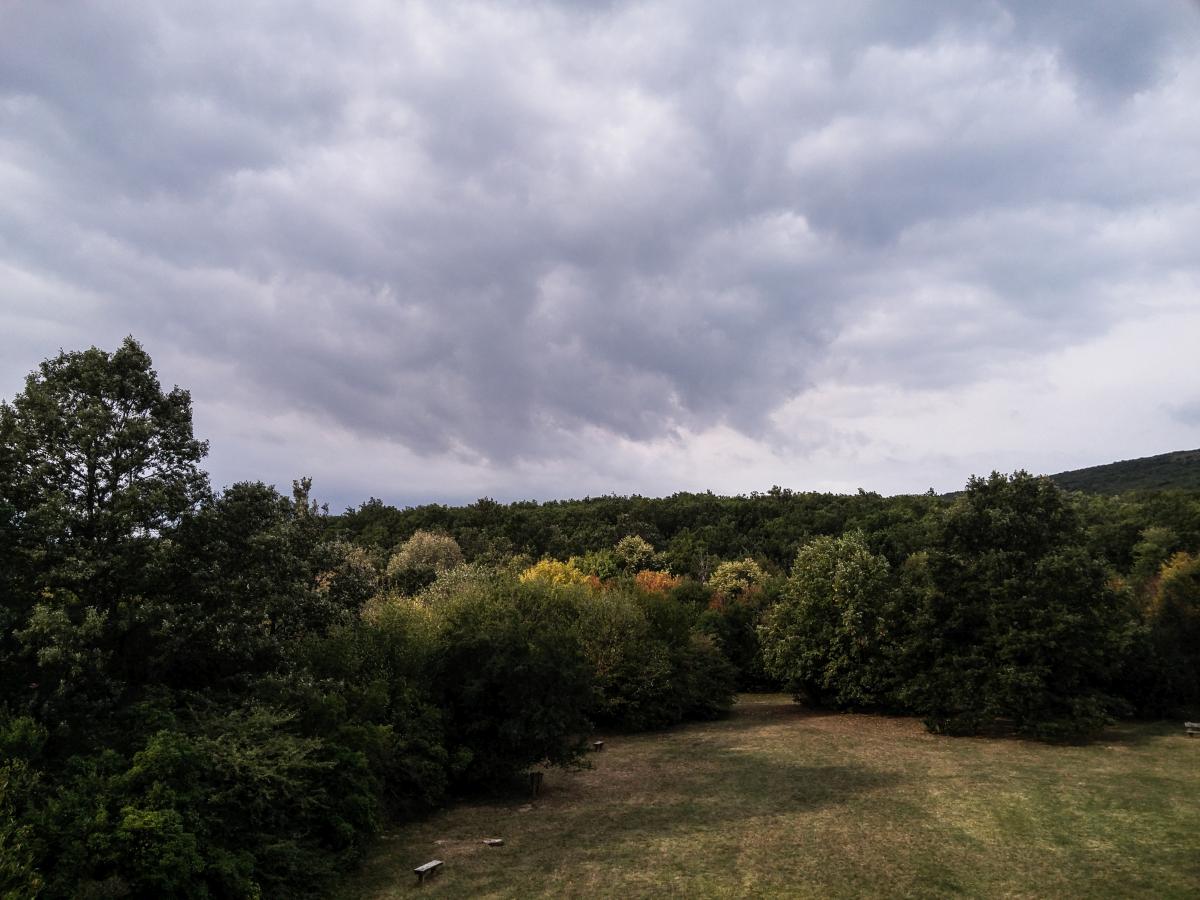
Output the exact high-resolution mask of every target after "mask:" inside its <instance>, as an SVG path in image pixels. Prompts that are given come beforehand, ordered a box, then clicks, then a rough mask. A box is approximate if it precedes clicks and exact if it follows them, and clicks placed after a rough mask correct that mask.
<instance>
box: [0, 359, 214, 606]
mask: <svg viewBox="0 0 1200 900" xmlns="http://www.w3.org/2000/svg"><path fill="white" fill-rule="evenodd" d="M207 446H208V445H207V444H206V443H205V442H203V441H198V440H196V439H195V438H194V436H193V435H192V404H191V397H190V395H189V394H188V392H187V391H185V390H182V389H180V388H178V387H176V388H174V389H172V390H171V391H169V392H164V391H163V389H162V387H161V385H160V384H159V381H158V376H157V374H156V373H155V372H154V369H153V368H151V361H150V357H149V355H148V354H147V353H146V352H145V351H144V350H143V349H142V348H141V346H140V345H139V344H138V343H137V341H135V340H134V339H133V338H131V337H130V338H126V339H125V341H124V342H123V343H122V344H121V346H120V347H119V348H118V349H117V350H116V351H115V352H113V353H108V352H105V351H103V350H98V349H96V348H95V347H93V348H91V349H90V350H84V351H81V352H72V353H60V354H59V355H58V356H56V357H55V358H54V359H49V360H46V361H45V362H43V363H42V364H41V365H40V366H39V367H38V369H37V371H36V372H33V373H31V374H30V375H29V377H28V378H27V379H26V381H25V390H24V391H23V392H22V393H20V394H18V395H17V396H16V397H15V398H14V399H13V401H12V403H0V510H3V512H4V516H3V518H4V519H5V520H6V521H5V523H4V524H5V525H6V526H7V527H6V532H7V535H6V536H7V537H8V539H9V540H10V541H13V542H14V543H15V545H16V549H17V550H18V555H19V556H23V557H24V559H25V561H26V562H27V563H31V564H32V566H31V568H34V567H35V568H36V569H37V571H38V572H39V575H40V576H41V577H43V578H44V579H45V580H47V581H49V582H50V584H49V585H39V587H42V586H51V587H62V588H67V589H69V590H72V591H73V592H75V593H76V594H78V595H79V596H81V597H83V598H84V599H85V600H88V601H93V600H95V599H97V598H107V599H111V598H112V597H113V596H114V594H115V593H118V592H120V591H123V590H127V589H128V587H129V586H130V585H129V582H130V581H131V580H135V578H134V573H136V572H137V571H138V570H139V568H140V566H141V565H142V564H143V562H144V558H145V549H146V548H147V547H148V546H149V545H150V543H151V542H152V539H153V538H154V537H155V536H157V535H158V534H160V533H161V532H162V531H163V530H164V529H168V528H170V527H172V526H173V525H175V524H176V523H178V521H179V519H180V517H181V516H183V514H184V513H186V512H188V511H189V510H191V509H193V508H194V507H195V506H196V504H197V503H199V501H200V500H201V499H202V498H203V497H205V496H206V494H207V492H208V478H207V476H206V475H205V473H204V472H203V471H202V470H201V469H200V468H199V465H198V464H199V462H200V460H201V459H202V458H203V457H204V455H205V453H206V452H207Z"/></svg>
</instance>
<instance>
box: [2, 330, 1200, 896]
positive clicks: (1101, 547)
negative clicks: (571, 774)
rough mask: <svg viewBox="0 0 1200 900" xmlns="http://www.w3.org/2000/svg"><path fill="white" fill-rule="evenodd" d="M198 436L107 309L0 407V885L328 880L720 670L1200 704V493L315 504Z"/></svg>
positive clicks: (825, 682) (694, 702)
mask: <svg viewBox="0 0 1200 900" xmlns="http://www.w3.org/2000/svg"><path fill="white" fill-rule="evenodd" d="M207 449H208V448H207V444H206V443H205V442H204V441H203V440H200V439H198V438H197V437H196V435H195V434H194V433H193V426H192V408H191V397H190V395H189V394H188V392H187V391H185V390H182V389H180V388H174V389H172V390H169V391H168V390H165V389H164V388H163V386H162V385H161V384H160V382H159V379H158V377H157V375H156V373H155V371H154V369H153V365H152V361H151V359H150V357H149V355H148V354H147V353H146V351H145V350H144V349H143V348H142V347H141V346H140V345H139V344H138V343H137V342H136V341H134V340H133V339H132V338H130V339H127V340H126V341H125V342H124V343H123V344H122V345H121V346H120V347H119V348H118V349H117V350H115V351H113V352H108V351H104V350H99V349H96V348H91V349H89V350H85V351H78V352H63V353H60V354H59V355H58V356H56V357H54V358H51V359H47V360H46V361H45V362H43V363H42V364H41V366H40V367H39V368H38V369H37V370H36V371H35V372H33V373H32V374H31V375H30V376H29V378H28V379H27V380H26V383H25V385H24V388H23V389H22V390H21V391H20V392H19V393H17V394H16V395H15V396H14V397H13V398H12V400H11V401H8V402H4V403H3V404H2V405H0V592H2V595H3V603H2V604H0V895H3V896H5V897H10V896H11V897H138V898H142V897H146V898H149V897H163V896H178V897H255V896H263V897H276V896H306V895H318V896H319V895H322V894H324V893H326V892H327V890H328V889H329V886H330V885H331V884H332V883H333V882H334V880H335V879H336V878H337V877H339V873H342V872H344V871H346V870H348V869H350V868H352V867H353V866H354V865H355V864H356V863H357V862H358V861H359V860H360V859H361V858H362V855H363V854H364V852H365V851H366V849H367V848H368V847H369V846H370V844H371V842H372V841H373V840H374V838H375V837H376V836H377V835H378V834H379V833H380V831H381V830H382V829H383V828H384V827H385V826H386V825H387V824H388V823H390V822H396V821H403V820H411V819H414V818H417V817H420V816H422V815H423V814H425V813H426V812H428V811H430V810H432V809H435V808H437V807H439V806H441V805H442V804H444V803H446V802H448V801H451V800H452V799H453V798H455V797H461V796H466V795H472V794H477V793H479V792H487V791H496V790H504V789H506V786H509V785H512V784H516V783H520V779H521V778H522V776H523V775H524V774H525V773H528V772H529V771H531V770H534V769H539V768H541V767H546V766H553V767H563V768H572V767H581V766H586V765H587V755H586V752H585V751H586V750H587V748H588V747H589V742H590V738H591V735H592V734H593V733H594V731H595V729H597V728H601V727H602V728H605V729H609V730H619V731H629V732H633V731H643V730H652V729H662V728H667V727H670V726H672V725H674V724H676V723H680V722H683V721H686V720H696V719H713V718H718V717H721V716H722V715H723V714H725V713H726V712H727V711H728V710H729V709H730V707H731V705H732V704H733V703H734V702H735V696H736V694H737V693H738V692H745V691H758V690H784V691H787V692H790V693H792V694H793V695H794V696H795V697H796V699H797V701H798V702H801V703H804V704H809V705H813V706H820V707H826V708H831V709H838V710H861V711H871V712H875V713H878V714H881V715H893V714H897V715H912V716H917V717H920V718H921V719H922V720H923V721H924V723H925V725H926V727H927V728H928V729H929V730H930V731H933V732H936V733H939V734H945V735H969V734H1005V735H1013V736H1017V737H1020V738H1023V739H1028V740H1037V741H1046V742H1081V741H1087V740H1089V739H1091V738H1092V737H1094V736H1096V735H1097V734H1099V733H1100V732H1101V731H1102V729H1104V728H1105V726H1106V725H1107V724H1108V723H1110V722H1112V721H1114V720H1115V719H1117V718H1121V717H1137V718H1178V717H1183V716H1193V715H1196V713H1197V712H1198V711H1200V490H1195V489H1155V490H1137V491H1128V492H1124V493H1118V494H1091V493H1084V492H1067V491H1065V490H1063V489H1062V488H1061V487H1060V486H1058V485H1056V484H1055V483H1054V482H1053V481H1051V480H1050V479H1047V478H1043V477H1036V476H1033V475H1030V474H1028V473H1026V472H1022V471H1018V472H1015V473H1011V474H1001V473H991V474H989V475H983V476H977V477H973V478H971V479H970V480H969V481H968V483H967V484H966V485H965V488H964V490H963V491H961V492H959V493H958V494H956V495H954V496H952V497H940V496H936V495H934V494H932V493H929V494H922V495H910V496H895V497H883V496H880V495H878V494H874V493H867V492H863V491H860V492H859V493H858V494H855V495H833V494H819V493H806V492H794V491H792V490H788V489H784V488H781V487H773V488H771V489H770V490H768V491H766V492H764V493H754V494H750V495H748V496H737V497H723V496H717V495H714V494H711V493H706V494H693V493H687V494H676V495H673V496H670V497H665V498H658V499H654V498H645V497H637V496H633V497H620V496H605V497H596V498H587V499H582V500H571V501H561V502H547V503H537V502H532V501H531V502H517V503H507V504H505V503H498V502H495V501H493V500H490V499H487V498H484V499H480V500H479V501H477V502H476V503H473V504H471V505H468V506H463V507H451V506H442V505H427V506H420V507H412V508H403V509H400V508H395V507H392V506H389V505H386V504H385V503H383V502H382V501H380V500H377V499H373V498H372V499H369V500H367V501H366V502H364V503H362V504H361V505H360V506H358V507H357V508H353V509H347V510H345V511H344V512H342V513H341V514H332V513H330V512H329V511H328V510H327V509H326V508H324V507H323V506H322V505H321V504H320V502H319V498H318V497H317V495H316V494H315V492H314V485H313V483H312V481H311V480H310V479H308V478H306V477H300V478H297V479H296V481H295V482H294V483H293V484H292V485H291V489H290V490H289V491H287V492H286V493H281V492H280V491H279V490H277V489H276V488H275V487H274V486H271V485H267V484H263V483H261V482H244V483H239V484H234V485H232V486H230V487H227V488H225V489H223V490H215V489H214V488H213V487H212V485H211V484H210V483H209V479H208V477H207V475H206V474H205V472H204V470H203V468H202V462H203V459H204V457H205V455H206V453H207ZM316 489H317V490H319V485H318V486H317V488H316ZM952 739H953V738H950V737H948V738H947V740H952Z"/></svg>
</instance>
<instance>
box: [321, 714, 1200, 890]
mask: <svg viewBox="0 0 1200 900" xmlns="http://www.w3.org/2000/svg"><path fill="white" fill-rule="evenodd" d="M598 737H601V738H603V739H604V740H605V742H606V744H605V749H604V750H603V751H602V752H599V753H593V754H591V756H590V759H589V761H590V762H591V764H592V768H590V769H587V770H583V771H577V772H569V771H568V772H563V771H559V770H551V771H549V772H547V774H546V776H545V781H544V787H543V789H542V791H541V793H540V795H539V796H538V797H537V798H536V800H535V801H533V802H532V803H531V802H530V799H529V797H528V796H524V795H520V794H516V793H514V794H508V795H498V796H492V797H488V798H485V799H477V800H474V801H468V802H461V803H457V804H454V805H451V806H448V807H447V808H445V809H443V810H441V811H438V812H436V813H434V814H432V815H430V816H429V817H427V818H425V819H423V820H420V821H417V822H414V823H410V824H408V825H406V826H405V827H402V828H399V829H397V830H394V831H391V832H387V833H385V834H384V835H383V838H382V840H381V841H380V842H379V843H378V844H377V846H376V849H375V851H374V852H373V854H372V855H371V856H370V857H369V858H368V860H367V862H366V864H365V865H364V867H363V869H362V870H361V872H359V873H358V874H357V875H355V876H353V877H352V878H351V879H350V880H349V881H347V882H346V883H345V884H344V886H343V888H342V891H341V896H342V897H343V898H345V900H349V898H373V900H385V898H392V897H406V896H410V895H412V894H413V893H414V892H418V891H419V892H421V893H422V894H424V895H427V896H429V897H435V896H436V897H537V896H542V897H549V896H554V897H584V896H587V897H598V896H599V897H660V896H680V897H730V896H779V897H783V896H788V897H858V896H872V895H873V896H988V897H996V896H1006V897H1131V896H1141V897H1156V898H1167V897H1195V896H1197V895H1200V740H1196V739H1194V738H1193V739H1189V738H1187V737H1186V736H1184V734H1183V729H1182V728H1180V727H1178V726H1177V725H1176V724H1174V723H1172V724H1146V723H1123V724H1120V725H1117V726H1114V727H1112V728H1110V729H1109V730H1108V731H1106V732H1105V733H1104V734H1103V735H1102V736H1101V738H1100V739H1099V740H1096V741H1093V742H1090V743H1087V744H1081V745H1061V744H1060V745H1055V744H1047V743H1037V742H1032V741H1025V740H1018V739H1012V738H995V737H969V738H966V737H945V736H939V735H933V734H929V733H928V732H927V731H926V730H925V728H924V727H923V726H922V725H921V723H920V721H918V720H916V719H913V718H892V717H882V716H871V715H863V714H855V713H828V712H818V711H812V710H808V709H805V708H802V707H800V706H798V705H796V704H794V703H793V702H792V701H791V699H790V697H788V696H787V695H782V694H766V695H761V694H756V695H745V694H744V695H742V696H741V697H740V698H739V702H738V704H737V705H736V706H735V707H734V711H733V713H732V714H731V715H730V716H729V717H728V718H726V719H723V720H719V721H716V722H707V723H702V724H692V725H686V726H681V727H677V728H674V729H671V730H668V731H661V732H653V733H644V734H638V735H622V734H608V735H598ZM493 837H499V838H502V839H503V840H504V845H503V846H502V847H498V848H489V847H485V846H484V845H483V844H482V843H481V841H482V840H483V839H485V838H493ZM434 858H437V859H441V860H443V861H444V866H443V867H442V870H441V873H440V874H439V876H438V877H437V878H435V879H433V880H432V881H429V882H427V883H426V884H424V885H422V886H420V887H418V886H417V883H416V878H415V876H414V875H413V872H412V869H413V867H414V866H417V865H419V864H421V863H424V862H426V861H428V860H430V859H434Z"/></svg>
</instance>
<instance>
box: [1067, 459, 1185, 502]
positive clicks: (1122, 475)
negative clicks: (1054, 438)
mask: <svg viewBox="0 0 1200 900" xmlns="http://www.w3.org/2000/svg"><path fill="white" fill-rule="evenodd" d="M1050 479H1051V480H1052V481H1054V482H1055V483H1056V484H1058V485H1059V486H1060V487H1062V488H1065V489H1066V490H1068V491H1087V492H1088V493H1092V494H1119V493H1122V492H1123V491H1137V490H1161V489H1167V488H1180V489H1185V490H1195V489H1197V488H1200V450H1178V451H1176V452H1174V453H1162V454H1160V455H1158V456H1147V457H1143V458H1142V459H1127V460H1123V461H1121V462H1114V463H1108V464H1107V465H1103V466H1091V467H1090V468H1087V469H1074V470H1072V471H1070V472H1059V473H1058V474H1057V475H1051V476H1050Z"/></svg>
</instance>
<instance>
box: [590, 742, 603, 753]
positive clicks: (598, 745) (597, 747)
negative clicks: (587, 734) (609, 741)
mask: <svg viewBox="0 0 1200 900" xmlns="http://www.w3.org/2000/svg"><path fill="white" fill-rule="evenodd" d="M592 749H593V750H594V751H596V752H597V753H599V752H600V751H601V750H603V749H604V741H592Z"/></svg>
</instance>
